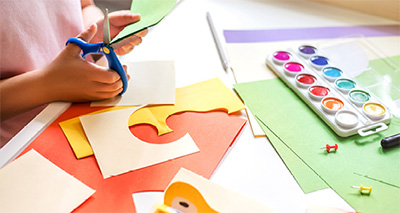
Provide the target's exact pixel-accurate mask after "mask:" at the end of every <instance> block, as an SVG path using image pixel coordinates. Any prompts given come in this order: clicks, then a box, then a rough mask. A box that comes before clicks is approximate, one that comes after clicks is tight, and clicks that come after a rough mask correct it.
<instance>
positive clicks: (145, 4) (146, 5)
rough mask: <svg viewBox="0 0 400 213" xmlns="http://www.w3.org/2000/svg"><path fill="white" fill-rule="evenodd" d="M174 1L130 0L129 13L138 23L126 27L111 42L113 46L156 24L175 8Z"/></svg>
mask: <svg viewBox="0 0 400 213" xmlns="http://www.w3.org/2000/svg"><path fill="white" fill-rule="evenodd" d="M175 4H176V0H132V4H131V13H133V14H140V16H141V17H140V21H138V22H136V23H133V24H130V25H128V26H126V27H125V28H124V29H123V30H122V31H121V32H120V33H119V34H118V35H117V36H116V37H115V38H114V39H113V40H112V42H111V44H115V43H117V42H119V41H122V40H123V39H125V38H127V37H129V36H131V35H133V34H135V33H138V32H140V31H142V30H144V29H147V28H148V27H151V26H154V25H156V24H158V23H159V22H160V21H161V20H162V19H163V18H164V17H165V16H166V15H167V14H168V13H169V12H171V10H172V9H173V8H174V7H175Z"/></svg>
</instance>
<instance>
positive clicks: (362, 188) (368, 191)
mask: <svg viewBox="0 0 400 213" xmlns="http://www.w3.org/2000/svg"><path fill="white" fill-rule="evenodd" d="M351 188H354V189H360V193H361V194H365V195H369V194H371V192H372V186H371V187H365V186H363V185H360V186H352V187H351Z"/></svg>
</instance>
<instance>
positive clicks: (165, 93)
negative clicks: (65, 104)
mask: <svg viewBox="0 0 400 213" xmlns="http://www.w3.org/2000/svg"><path fill="white" fill-rule="evenodd" d="M126 65H127V66H128V73H129V75H130V76H132V78H131V79H130V80H129V84H128V88H127V90H126V92H125V93H124V94H123V95H119V96H116V97H114V98H111V99H107V100H102V101H96V102H92V104H91V106H92V107H98V106H139V105H143V104H174V103H175V67H174V62H173V61H141V62H126Z"/></svg>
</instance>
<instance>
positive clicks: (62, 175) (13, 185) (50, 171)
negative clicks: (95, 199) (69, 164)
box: [0, 149, 95, 212]
mask: <svg viewBox="0 0 400 213" xmlns="http://www.w3.org/2000/svg"><path fill="white" fill-rule="evenodd" d="M94 192H95V191H94V190H93V189H91V188H90V187H88V186H86V185H85V184H83V183H82V182H81V181H79V180H78V179H76V178H74V177H73V176H71V175H70V174H68V173H66V172H65V171H64V170H62V169H60V168H59V167H57V166H56V165H54V164H53V163H52V162H50V161H49V160H48V159H46V158H44V157H43V156H42V155H40V154H39V153H38V152H36V151H35V150H33V149H32V150H29V151H28V152H27V153H25V154H24V155H22V156H21V157H19V158H17V159H16V160H15V161H13V162H12V163H10V164H9V165H6V166H5V167H3V168H2V169H0V212H72V211H73V210H74V209H75V208H77V207H78V206H79V205H81V204H82V203H83V202H85V201H86V199H88V198H89V197H90V196H92V194H93V193H94Z"/></svg>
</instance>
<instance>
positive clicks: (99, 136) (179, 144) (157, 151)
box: [80, 107, 200, 178]
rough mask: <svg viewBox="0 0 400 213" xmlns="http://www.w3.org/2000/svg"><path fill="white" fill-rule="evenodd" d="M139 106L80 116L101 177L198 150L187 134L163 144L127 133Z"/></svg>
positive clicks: (107, 176)
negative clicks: (131, 116)
mask: <svg viewBox="0 0 400 213" xmlns="http://www.w3.org/2000/svg"><path fill="white" fill-rule="evenodd" d="M140 108H141V107H135V108H128V109H122V110H118V111H110V112H105V113H101V114H94V115H87V116H83V117H80V120H81V123H82V126H83V129H84V131H85V133H86V136H87V138H88V139H89V142H90V145H91V146H92V149H93V152H94V155H95V158H96V160H97V163H98V165H99V167H100V170H101V172H102V174H103V177H104V178H109V177H111V176H115V175H120V174H123V173H126V172H129V171H134V170H137V169H141V168H145V167H148V166H151V165H155V164H159V163H162V162H166V161H169V160H172V159H175V158H179V157H182V156H186V155H189V154H193V153H196V152H199V151H200V149H199V148H198V147H197V145H196V143H195V142H194V141H193V139H192V138H191V137H190V135H189V134H188V133H187V134H186V135H184V136H183V137H181V138H180V139H178V140H176V141H173V142H169V143H166V144H152V143H148V142H145V141H143V140H140V139H138V138H137V137H136V136H134V135H133V134H132V133H131V132H130V130H129V126H128V125H127V123H128V119H129V116H130V115H131V114H133V113H134V112H135V111H136V110H138V109H140ZM104 129H106V130H107V131H104ZM102 130H103V131H102Z"/></svg>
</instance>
